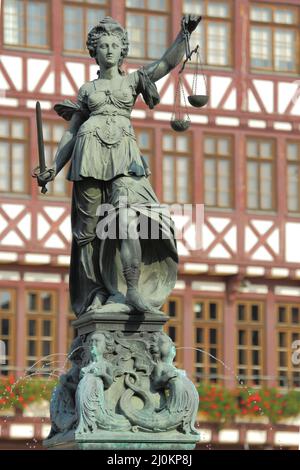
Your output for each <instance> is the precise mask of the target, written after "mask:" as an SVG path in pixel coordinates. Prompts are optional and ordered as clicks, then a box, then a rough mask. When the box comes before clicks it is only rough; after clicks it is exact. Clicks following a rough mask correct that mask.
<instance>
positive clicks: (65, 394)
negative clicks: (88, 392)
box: [49, 337, 83, 438]
mask: <svg viewBox="0 0 300 470" xmlns="http://www.w3.org/2000/svg"><path fill="white" fill-rule="evenodd" d="M82 355H83V345H82V340H81V338H80V337H77V338H76V339H74V341H73V342H72V344H71V348H70V353H69V355H68V359H69V360H70V361H71V363H72V367H71V369H70V370H69V371H68V372H67V373H66V374H63V375H61V376H60V379H59V384H58V385H57V386H56V387H55V389H54V390H53V393H52V397H51V402H50V418H51V425H52V426H51V430H50V434H49V438H50V437H53V436H54V435H55V434H57V433H64V432H67V431H69V430H70V429H72V428H74V427H75V425H76V423H77V412H76V409H75V393H76V389H77V385H78V382H79V375H80V367H81V364H82Z"/></svg>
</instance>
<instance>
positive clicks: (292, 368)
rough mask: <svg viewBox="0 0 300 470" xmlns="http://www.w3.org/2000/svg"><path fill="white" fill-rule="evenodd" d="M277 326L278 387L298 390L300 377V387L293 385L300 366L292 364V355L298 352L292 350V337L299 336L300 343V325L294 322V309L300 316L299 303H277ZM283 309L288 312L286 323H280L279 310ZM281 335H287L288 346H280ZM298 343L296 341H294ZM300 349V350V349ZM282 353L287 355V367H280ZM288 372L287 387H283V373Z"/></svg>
mask: <svg viewBox="0 0 300 470" xmlns="http://www.w3.org/2000/svg"><path fill="white" fill-rule="evenodd" d="M275 306H276V309H275V311H276V326H275V331H276V333H275V334H276V360H275V363H276V371H277V373H278V377H277V387H279V388H280V389H287V388H288V389H289V388H290V387H292V388H295V389H296V390H299V389H300V377H299V386H295V385H294V384H293V380H294V379H293V373H294V372H296V373H299V372H300V370H299V365H297V364H296V365H294V364H293V362H292V354H293V352H296V351H297V350H296V349H293V348H292V343H293V341H292V336H293V334H298V339H297V340H298V341H300V332H299V329H298V331H297V330H296V327H297V326H298V325H299V323H296V322H292V321H291V320H292V308H297V309H298V311H299V316H300V303H297V302H280V301H279V302H276V304H275ZM281 307H284V308H285V309H286V311H287V321H285V322H279V318H278V317H279V309H280V308H281ZM280 333H285V334H286V335H287V341H286V343H287V346H280V338H279V334H280ZM294 341H296V340H294ZM298 349H299V348H298ZM280 352H285V353H286V354H287V358H288V360H287V365H286V366H281V365H280V358H279V354H280ZM282 371H286V384H287V386H286V385H281V384H280V378H281V375H280V374H281V372H282Z"/></svg>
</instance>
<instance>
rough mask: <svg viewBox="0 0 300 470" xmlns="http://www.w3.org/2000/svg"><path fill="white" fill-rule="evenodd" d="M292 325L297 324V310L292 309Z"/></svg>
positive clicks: (295, 308)
mask: <svg viewBox="0 0 300 470" xmlns="http://www.w3.org/2000/svg"><path fill="white" fill-rule="evenodd" d="M292 323H299V308H297V307H292Z"/></svg>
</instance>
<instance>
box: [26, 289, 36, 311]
mask: <svg viewBox="0 0 300 470" xmlns="http://www.w3.org/2000/svg"><path fill="white" fill-rule="evenodd" d="M27 301H28V310H30V311H35V310H37V294H34V293H32V292H31V293H29V294H28V296H27Z"/></svg>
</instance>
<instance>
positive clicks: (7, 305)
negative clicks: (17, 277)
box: [0, 291, 11, 310]
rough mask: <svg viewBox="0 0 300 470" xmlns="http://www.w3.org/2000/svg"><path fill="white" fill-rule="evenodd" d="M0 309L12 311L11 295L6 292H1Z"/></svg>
mask: <svg viewBox="0 0 300 470" xmlns="http://www.w3.org/2000/svg"><path fill="white" fill-rule="evenodd" d="M0 309H1V310H10V309H11V293H10V292H6V291H1V292H0Z"/></svg>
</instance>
